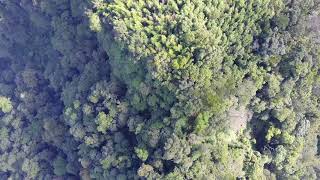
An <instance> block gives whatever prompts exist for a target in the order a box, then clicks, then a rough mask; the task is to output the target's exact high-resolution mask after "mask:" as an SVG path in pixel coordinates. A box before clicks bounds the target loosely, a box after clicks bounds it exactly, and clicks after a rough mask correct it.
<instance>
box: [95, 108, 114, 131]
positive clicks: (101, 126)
mask: <svg viewBox="0 0 320 180" xmlns="http://www.w3.org/2000/svg"><path fill="white" fill-rule="evenodd" d="M96 123H97V125H98V127H97V130H98V131H100V132H103V133H105V132H106V131H107V129H108V128H109V127H110V125H111V123H112V119H111V117H110V116H107V115H106V114H105V113H104V112H99V114H98V116H97V118H96Z"/></svg>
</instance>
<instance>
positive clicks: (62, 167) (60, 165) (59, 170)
mask: <svg viewBox="0 0 320 180" xmlns="http://www.w3.org/2000/svg"><path fill="white" fill-rule="evenodd" d="M66 166H67V163H66V161H65V159H63V158H62V157H61V156H58V157H57V158H55V160H54V161H53V171H54V174H55V175H57V176H63V175H65V174H66V172H67V168H66Z"/></svg>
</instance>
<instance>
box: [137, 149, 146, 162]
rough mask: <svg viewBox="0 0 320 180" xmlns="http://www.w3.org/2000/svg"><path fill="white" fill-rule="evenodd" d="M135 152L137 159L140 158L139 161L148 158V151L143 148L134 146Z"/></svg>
mask: <svg viewBox="0 0 320 180" xmlns="http://www.w3.org/2000/svg"><path fill="white" fill-rule="evenodd" d="M134 151H135V153H136V154H137V156H138V157H139V159H141V161H146V160H147V158H148V155H149V153H148V151H147V150H146V149H144V148H134Z"/></svg>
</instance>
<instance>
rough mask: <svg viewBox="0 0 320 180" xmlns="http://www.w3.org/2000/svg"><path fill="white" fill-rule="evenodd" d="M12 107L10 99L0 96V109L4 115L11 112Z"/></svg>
mask: <svg viewBox="0 0 320 180" xmlns="http://www.w3.org/2000/svg"><path fill="white" fill-rule="evenodd" d="M12 108H13V106H12V104H11V101H10V99H8V98H7V97H3V96H0V109H1V110H2V112H4V113H9V112H10V111H11V110H12Z"/></svg>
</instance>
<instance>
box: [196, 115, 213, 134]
mask: <svg viewBox="0 0 320 180" xmlns="http://www.w3.org/2000/svg"><path fill="white" fill-rule="evenodd" d="M210 117H211V115H210V113H209V112H204V113H200V114H199V115H198V116H197V118H196V120H195V123H196V124H195V131H196V132H198V133H199V132H202V131H204V130H205V129H206V128H207V127H208V126H209V119H210Z"/></svg>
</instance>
